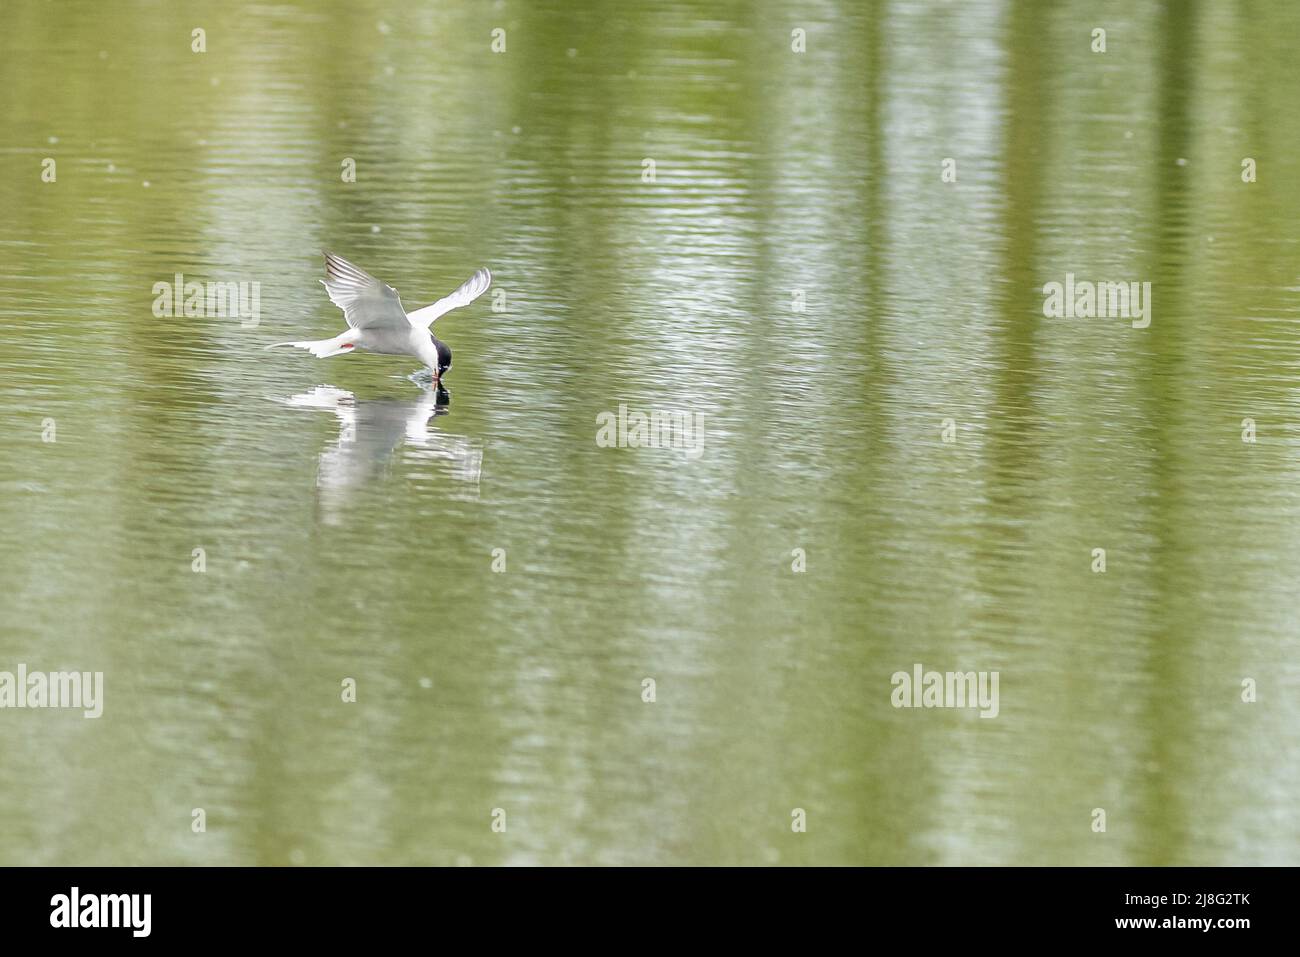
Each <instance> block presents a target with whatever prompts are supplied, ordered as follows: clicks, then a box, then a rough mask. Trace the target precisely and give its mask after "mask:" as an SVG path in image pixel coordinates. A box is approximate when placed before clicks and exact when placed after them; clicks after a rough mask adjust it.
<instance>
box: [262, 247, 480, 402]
mask: <svg viewBox="0 0 1300 957" xmlns="http://www.w3.org/2000/svg"><path fill="white" fill-rule="evenodd" d="M325 276H326V278H325V279H322V280H321V282H322V283H323V284H324V286H325V290H326V291H327V292H328V293H329V297H330V301H332V302H333V303H334V304H335V305H336V306H338V307H339V308H340V309H342V310H343V316H344V318H345V319H346V320H347V323H348V328H347V331H345V332H341V333H339V334H338V335H337V336H335V337H334V338H333V339H314V340H302V341H298V342H277V343H275V346H296V347H298V348H299V349H306V350H307V351H309V352H310V353H311V354H312V355H314V356H316V357H318V358H321V359H324V358H328V357H329V356H339V355H343V354H344V353H347V352H352V351H353V350H355V349H364V350H366V351H367V352H376V353H379V354H380V355H388V356H414V357H415V358H417V359H419V360H420V361H421V362H423V363H424V364H425V365H426V366H428V367H429V371H430V372H432V373H433V378H434V381H438V380H439V379H441V377H442V375H443V373H445V372H446V371H447V370H448V369H450V368H451V347H450V346H448V345H447V343H445V342H443V341H442V340H441V339H439V338H438V337H437V336H435V335H434V334H433V332H432V331H431V330H430V328H429V327H430V326H431V325H433V322H434V320H435V319H437V318H438V317H439V316H441V315H443V314H444V313H447V312H450V311H451V310H453V309H455V308H457V307H458V306H465V305H468V304H469V303H471V302H473V301H474V300H475V299H477V298H478V297H479V296H481V295H483V293H485V292H487V289H488V287H489V286H490V285H492V274H491V273H490V272H488V271H487V270H486V269H479V270H477V271H476V272H475V273H474V275H473V276H471V277H470V278H469V279H467V280H466V281H465V282H464V283H463V284H462V285H461V286H460V288H459V289H457V290H456V291H455V292H453V293H451V294H450V295H448V296H444V297H443V298H441V299H439V300H438V301H437V302H435V303H434V304H433V305H431V306H425V307H424V308H423V309H417V310H415V311H414V312H410V313H408V312H407V311H406V310H405V309H403V308H402V300H401V299H399V298H398V296H397V290H396V289H394V288H393V287H392V286H390V285H388V284H387V283H382V282H380V281H379V280H378V279H376V278H375V277H374V276H372V275H370V274H369V273H367V272H365V271H364V270H362V269H359V268H358V267H356V266H354V265H352V263H350V262H348V261H347V260H346V259H341V258H340V257H338V256H335V255H334V254H332V253H325ZM275 346H267V348H268V349H271V348H275Z"/></svg>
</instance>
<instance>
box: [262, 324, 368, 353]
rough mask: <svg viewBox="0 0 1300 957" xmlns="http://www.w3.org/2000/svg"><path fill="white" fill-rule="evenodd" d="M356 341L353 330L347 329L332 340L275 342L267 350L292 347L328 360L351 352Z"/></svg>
mask: <svg viewBox="0 0 1300 957" xmlns="http://www.w3.org/2000/svg"><path fill="white" fill-rule="evenodd" d="M355 339H356V336H355V333H354V330H352V329H349V330H348V331H347V332H345V333H343V334H342V335H338V336H335V337H334V338H333V339H303V340H301V341H299V342H275V343H272V344H271V345H269V346H267V347H266V348H268V349H275V348H277V347H278V346H294V347H295V348H298V349H306V350H307V351H308V352H310V353H311V354H312V355H314V356H315V357H316V358H317V359H328V358H329V357H330V356H341V355H343V353H345V352H351V351H352V350H353V349H355V348H356V342H355V341H354V340H355Z"/></svg>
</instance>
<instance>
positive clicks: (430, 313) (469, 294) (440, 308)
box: [407, 268, 492, 329]
mask: <svg viewBox="0 0 1300 957" xmlns="http://www.w3.org/2000/svg"><path fill="white" fill-rule="evenodd" d="M490 285H492V274H491V273H490V272H488V271H487V269H486V268H479V269H476V270H475V271H474V275H472V276H470V277H469V278H468V279H466V280H465V281H464V282H463V283H461V286H460V288H459V289H457V290H456V291H455V292H453V293H451V294H450V295H447V296H443V297H442V298H441V299H439V300H438V301H437V302H435V303H434V304H433V305H432V306H425V307H424V308H423V309H417V310H415V312H412V313H409V314H408V316H407V318H409V319H410V320H411V323H412V324H413V325H416V326H421V327H423V328H425V329H427V328H429V326H431V325H433V320H435V319H437V318H438V317H439V316H441V315H443V314H444V313H448V312H451V311H452V310H453V309H459V308H460V307H461V306H468V305H469V304H470V303H471V302H473V301H474V300H475V299H477V298H478V297H479V296H481V295H483V293H485V292H487V290H488V286H490Z"/></svg>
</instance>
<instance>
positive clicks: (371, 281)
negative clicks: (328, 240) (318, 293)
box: [321, 252, 411, 330]
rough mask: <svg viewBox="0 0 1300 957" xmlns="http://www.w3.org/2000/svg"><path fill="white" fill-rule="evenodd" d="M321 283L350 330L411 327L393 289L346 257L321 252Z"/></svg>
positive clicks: (404, 328) (400, 301)
mask: <svg viewBox="0 0 1300 957" xmlns="http://www.w3.org/2000/svg"><path fill="white" fill-rule="evenodd" d="M321 283H322V284H323V285H324V286H325V290H326V292H328V293H329V294H330V301H331V302H332V303H334V305H336V306H338V307H339V308H340V309H342V310H343V317H344V318H345V319H347V321H348V325H349V326H351V327H352V328H353V329H403V330H406V329H410V328H411V323H410V320H408V319H407V318H406V310H405V309H403V308H402V300H401V299H399V298H397V290H396V289H394V288H393V287H392V286H390V285H388V284H387V283H383V282H380V281H379V280H378V279H376V278H375V277H374V276H372V275H370V273H368V272H366V271H365V270H364V269H360V268H358V267H357V266H354V265H352V263H350V262H348V261H347V260H346V259H342V258H340V257H338V256H335V255H334V254H333V253H330V252H327V253H325V278H324V279H322V280H321Z"/></svg>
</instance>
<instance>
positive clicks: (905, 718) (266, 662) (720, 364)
mask: <svg viewBox="0 0 1300 957" xmlns="http://www.w3.org/2000/svg"><path fill="white" fill-rule="evenodd" d="M1097 27H1101V28H1104V29H1105V30H1106V51H1105V52H1104V53H1101V52H1094V51H1093V50H1092V46H1093V44H1094V42H1095V41H1094V40H1093V39H1092V31H1093V29H1094V28H1097ZM195 28H202V29H204V30H205V31H206V33H205V37H204V42H205V44H206V52H203V53H196V52H194V51H193V50H192V45H193V44H194V43H195V42H196V41H195V40H194V39H193V37H192V31H193V30H194V29H195ZM496 28H501V29H503V30H504V31H505V33H504V42H505V50H504V52H500V53H497V52H493V49H492V44H493V33H492V31H493V30H494V29H496ZM796 29H799V30H803V31H805V33H804V36H805V37H806V40H805V42H806V50H805V52H802V53H799V52H795V51H794V50H792V44H797V37H795V38H792V31H794V30H796ZM1298 37H1300V8H1296V7H1293V6H1291V5H1287V4H1276V5H1272V6H1270V7H1269V8H1268V9H1267V11H1266V12H1263V13H1258V14H1257V13H1256V12H1255V11H1254V10H1253V9H1252V10H1248V9H1247V8H1246V7H1245V6H1244V5H1240V4H1237V3H1230V2H1222V3H1194V2H1186V3H1168V4H1159V3H1152V2H1137V3H1121V2H1119V0H1114V2H1106V3H1101V4H1098V5H1095V6H1094V7H1092V8H1090V9H1089V10H1088V11H1086V13H1085V12H1081V11H1079V10H1075V9H1071V8H1069V6H1068V5H1057V4H1047V3H1043V4H1034V3H1010V2H1007V3H1000V2H987V3H964V4H954V3H937V2H936V3H922V2H878V3H872V2H861V3H849V2H843V3H834V2H816V3H812V4H802V5H799V6H797V8H795V9H793V10H789V11H787V10H786V9H785V8H784V7H783V6H782V5H779V4H774V3H748V2H736V0H710V2H703V0H701V2H656V3H651V2H646V0H642V2H633V3H608V4H596V3H590V4H577V3H572V2H567V0H541V2H535V3H528V4H524V3H521V2H513V0H512V2H509V3H502V2H498V3H495V4H493V3H469V2H464V3H437V4H433V3H428V4H424V3H401V4H396V3H394V4H385V3H380V2H376V0H359V2H348V3H342V2H339V3H324V4H320V3H308V2H306V0H281V2H277V3H265V4H263V3H248V2H227V3H216V2H197V3H186V4H162V3H147V2H123V3H114V4H104V3H99V2H94V0H73V2H61V3H57V4H55V3H48V2H37V0H5V3H4V6H3V8H0V210H3V215H2V216H0V322H2V323H3V326H4V328H5V329H6V330H7V332H8V335H7V336H6V337H5V346H4V348H3V349H0V404H2V408H3V412H4V415H3V416H0V493H2V494H0V582H2V583H3V589H2V590H0V671H8V672H16V669H17V667H18V666H19V664H24V665H26V666H27V668H28V669H30V670H42V671H54V670H77V671H92V672H93V671H100V672H103V674H104V686H105V687H104V702H103V705H104V713H103V715H102V717H100V718H98V719H95V720H87V719H85V718H83V717H82V715H81V713H80V712H78V711H71V710H34V709H33V710H27V709H24V710H18V709H5V710H0V863H36V864H54V863H60V864H111V863H132V864H134V863H168V864H270V865H282V864H344V863H410V864H457V863H460V864H465V863H472V864H484V865H490V864H533V863H537V864H541V863H546V864H578V863H600V864H630V863H639V862H644V863H655V864H670V863H733V864H774V863H780V864H810V863H825V864H908V863H914V864H975V863H998V864H1032V863H1052V864H1056V863H1072V864H1161V865H1163V864H1255V863H1292V864H1294V863H1298V862H1300V810H1298V809H1297V803H1296V795H1297V793H1300V763H1298V762H1297V752H1298V750H1300V694H1298V693H1297V691H1298V689H1300V654H1298V652H1300V624H1298V622H1300V618H1298V616H1297V601H1300V386H1298V383H1300V239H1298V237H1300V232H1298V230H1297V223H1298V222H1300V112H1297V110H1296V109H1295V104H1296V103H1297V102H1300V73H1298V72H1297V71H1296V69H1295V64H1294V58H1295V46H1296V41H1297V38H1298ZM498 45H499V44H498ZM1246 158H1250V159H1253V160H1254V161H1255V164H1256V177H1257V181H1256V182H1253V183H1248V182H1244V181H1243V160H1245V159H1246ZM46 159H52V160H53V161H54V165H53V166H50V164H47V163H45V162H44V161H45V160H46ZM947 159H952V160H954V161H955V173H956V180H955V182H946V181H945V177H944V172H945V160H947ZM349 160H351V161H352V162H353V163H354V164H355V182H345V181H344V174H345V173H346V172H347V169H346V166H347V162H348V161H349ZM647 160H650V161H653V167H651V166H650V165H649V164H648V163H647V162H646V161H647ZM948 168H949V169H953V168H954V166H953V164H948ZM652 173H653V175H651V174H652ZM43 175H45V176H47V177H49V176H51V175H52V178H53V181H51V182H46V181H43ZM950 178H951V177H949V179H950ZM322 248H329V249H331V250H334V251H336V252H338V253H340V254H341V255H343V256H345V257H347V258H348V259H351V260H353V261H355V262H357V263H358V264H359V265H361V266H362V267H363V268H365V269H368V270H369V271H371V272H373V273H374V274H375V275H377V276H378V277H380V278H381V279H383V280H385V281H387V282H389V283H391V284H392V285H393V286H395V287H396V288H397V289H398V290H399V292H400V293H401V294H402V296H403V297H404V302H405V304H406V305H407V306H408V307H411V308H414V307H416V306H420V305H424V304H427V303H429V302H432V301H433V300H435V299H437V298H439V297H440V296H442V295H444V294H445V293H446V292H448V291H450V290H451V289H452V288H454V287H455V286H456V285H458V284H459V283H460V282H461V281H462V280H463V279H465V278H466V277H467V276H468V275H469V274H470V273H471V272H472V271H473V269H474V268H475V267H477V266H479V265H487V266H489V267H490V268H491V270H492V272H493V274H494V277H495V285H494V289H493V292H492V293H490V294H489V295H488V296H485V297H484V298H482V299H480V300H479V301H478V302H476V303H474V304H473V305H472V306H469V307H467V308H465V309H462V310H458V311H456V312H453V313H451V314H450V315H448V316H446V317H444V318H442V319H440V320H439V322H438V325H437V327H436V328H437V331H438V334H439V336H440V337H441V338H443V339H445V340H446V341H447V342H448V343H449V344H450V345H451V347H452V349H453V350H454V354H455V360H454V365H455V367H454V369H453V371H452V372H451V373H450V375H449V376H448V378H447V386H448V391H449V392H450V398H449V402H448V404H445V405H443V406H441V407H439V405H438V401H437V399H436V397H435V396H432V395H431V394H429V393H428V392H427V391H425V390H423V389H422V388H421V387H420V386H419V385H418V384H416V383H414V382H412V381H411V380H410V379H409V378H408V376H409V375H410V374H411V373H412V372H414V371H415V370H416V369H417V368H418V363H417V362H416V361H414V360H408V359H403V358H393V357H383V356H375V355H353V356H345V357H340V358H335V359H329V360H317V359H314V358H313V357H311V356H309V355H307V354H305V353H302V352H299V351H296V350H280V351H276V352H265V351H263V350H262V346H264V345H266V344H268V343H272V342H277V341H281V340H284V339H304V338H306V339H311V338H324V337H327V336H330V335H333V334H335V333H336V332H338V331H340V330H341V329H342V328H343V322H342V315H341V313H340V312H339V311H338V310H337V309H336V308H335V307H334V306H332V305H331V304H330V303H329V301H328V300H327V298H326V296H325V293H324V290H323V289H322V287H321V286H320V285H319V284H318V283H317V279H318V278H320V277H321V276H322V275H323V269H322V263H321V259H320V255H319V251H320V250H321V249H322ZM177 273H181V274H183V275H184V277H185V278H186V279H188V280H195V281H214V282H250V283H252V282H256V283H259V284H260V285H259V287H258V288H259V296H260V299H259V310H260V313H259V316H258V321H257V323H256V324H255V325H254V324H253V323H252V322H251V321H241V319H240V318H238V317H237V316H209V315H202V316H185V315H180V316H169V315H163V316H161V317H159V316H156V315H155V310H154V308H153V306H154V301H155V292H154V285H155V284H156V283H160V282H172V281H173V277H174V276H175V275H176V274H177ZM1067 274H1071V275H1073V276H1074V277H1075V280H1076V281H1079V282H1082V281H1084V280H1087V281H1095V282H1123V283H1129V282H1138V283H1142V282H1149V283H1150V284H1151V294H1150V298H1149V299H1148V300H1147V301H1146V304H1147V305H1149V307H1150V313H1149V318H1150V320H1151V321H1150V325H1149V326H1148V327H1146V328H1135V327H1134V325H1133V323H1132V322H1131V321H1130V320H1129V319H1128V318H1124V317H1114V316H1112V317H1106V318H1067V317H1060V318H1055V317H1047V316H1045V315H1044V299H1045V296H1044V292H1043V287H1044V284H1046V283H1050V282H1054V281H1055V282H1061V283H1064V282H1065V281H1066V276H1067ZM620 405H624V406H626V407H627V408H628V409H629V410H631V411H644V412H651V411H653V410H674V411H681V412H687V413H690V414H691V415H693V416H703V419H702V420H700V421H702V422H703V425H704V434H703V444H702V446H701V447H700V448H699V450H698V452H699V454H694V453H692V454H687V453H686V452H685V451H684V450H681V449H671V448H667V449H663V448H658V449H656V448H618V447H615V448H606V447H601V446H600V445H598V444H597V442H596V432H597V419H598V417H599V416H601V414H602V413H608V412H615V413H616V412H617V410H618V408H619V406H620ZM1246 419H1250V420H1252V422H1253V430H1254V439H1255V441H1253V442H1250V441H1245V440H1244V439H1243V435H1244V436H1245V438H1250V437H1251V435H1250V430H1251V428H1252V426H1251V424H1250V423H1244V421H1243V420H1246ZM51 439H52V440H53V441H50V440H51ZM945 439H950V440H951V441H945ZM196 549H201V550H202V551H201V552H196ZM1095 549H1104V550H1105V559H1104V560H1105V571H1104V573H1102V572H1100V571H1097V570H1094V569H1096V568H1098V567H1099V559H1098V558H1097V557H1095V556H1096V553H1095V552H1094V550H1095ZM494 566H495V567H494ZM502 566H504V567H503V570H499V569H502ZM800 567H802V568H803V570H802V571H798V570H796V569H797V568H800ZM196 568H199V569H200V570H198V571H196V570H195V569H196ZM918 664H919V665H921V666H923V668H924V669H926V670H937V671H941V672H946V671H962V672H965V671H977V672H978V671H984V672H994V671H996V672H997V673H998V674H999V676H1000V684H999V689H1000V690H999V706H998V714H997V716H996V717H995V718H992V719H991V720H985V719H982V718H980V717H979V715H978V712H977V711H976V710H972V709H970V708H959V709H940V708H931V709H926V708H895V707H894V706H893V704H892V703H891V692H892V690H893V687H892V683H891V676H892V675H893V674H894V673H895V672H898V671H905V672H908V673H910V672H911V671H912V669H913V668H914V666H916V665H918ZM345 679H352V680H354V681H355V685H356V701H355V702H354V703H345V702H344V701H343V700H342V699H343V697H344V692H343V685H344V682H345ZM646 679H652V680H653V682H654V685H653V691H654V701H653V702H647V701H645V700H643V697H646V696H648V694H649V693H648V692H647V691H644V690H643V689H645V688H646V685H645V684H644V682H645V681H646ZM1251 682H1253V683H1254V698H1255V700H1254V701H1244V700H1243V696H1244V697H1247V698H1249V697H1251V694H1250V692H1249V686H1250V684H1251ZM1243 683H1245V686H1246V687H1245V688H1244V687H1243ZM196 809H202V811H203V815H204V819H205V823H206V830H205V831H204V832H202V833H196V832H195V830H194V826H193V821H194V813H195V810H196ZM494 809H500V810H501V811H504V815H505V817H504V820H505V821H506V829H505V831H504V833H500V832H497V831H494V830H493V821H494ZM796 809H802V811H803V812H804V814H805V815H806V832H804V833H797V832H795V831H794V830H793V829H792V822H793V823H797V821H795V818H794V817H792V814H794V815H796V816H797V812H796ZM1094 809H1104V811H1105V815H1106V818H1105V824H1106V830H1105V832H1104V833H1098V832H1096V831H1095V830H1094V822H1096V821H1097V820H1098V817H1097V815H1096V813H1095V811H1094ZM497 819H498V820H500V819H501V815H500V814H498V815H497Z"/></svg>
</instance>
